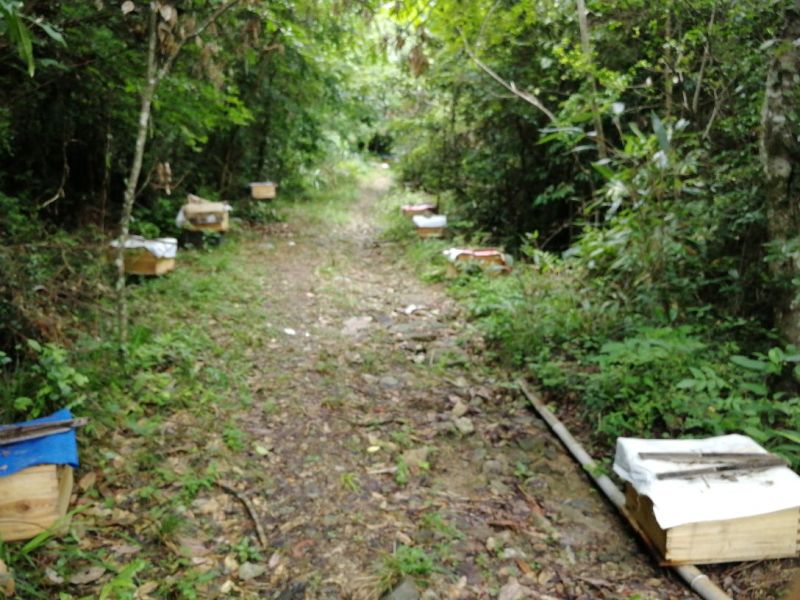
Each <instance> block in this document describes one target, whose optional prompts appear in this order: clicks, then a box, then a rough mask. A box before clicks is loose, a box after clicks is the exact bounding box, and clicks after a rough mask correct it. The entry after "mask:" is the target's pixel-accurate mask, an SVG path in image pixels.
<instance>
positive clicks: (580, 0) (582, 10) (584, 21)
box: [577, 0, 608, 158]
mask: <svg viewBox="0 0 800 600" xmlns="http://www.w3.org/2000/svg"><path fill="white" fill-rule="evenodd" d="M577 4H578V26H579V27H580V30H581V47H582V48H583V56H584V58H585V59H586V66H587V68H588V70H589V82H590V84H591V88H592V97H591V103H592V115H593V116H594V130H595V134H596V135H597V153H598V154H599V155H600V158H606V157H607V156H608V153H607V152H606V134H605V132H604V131H603V117H602V116H601V115H600V111H599V109H598V108H597V80H596V79H595V76H594V60H593V58H592V45H591V42H590V41H589V18H588V17H587V14H586V3H585V2H584V0H577Z"/></svg>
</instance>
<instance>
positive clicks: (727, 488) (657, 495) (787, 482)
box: [614, 434, 800, 529]
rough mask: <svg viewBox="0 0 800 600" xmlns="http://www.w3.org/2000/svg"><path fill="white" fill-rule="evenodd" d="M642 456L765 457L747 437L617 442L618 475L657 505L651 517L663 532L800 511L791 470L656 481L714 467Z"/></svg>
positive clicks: (799, 483)
mask: <svg viewBox="0 0 800 600" xmlns="http://www.w3.org/2000/svg"><path fill="white" fill-rule="evenodd" d="M640 452H748V453H754V452H757V453H765V454H766V453H767V451H766V450H765V449H764V448H762V447H761V446H759V445H758V444H757V443H756V442H754V441H753V440H752V439H751V438H749V437H747V436H744V435H738V434H733V435H724V436H720V437H713V438H706V439H700V440H647V439H638V438H618V439H617V451H616V456H615V458H614V472H615V473H616V474H617V475H619V476H620V477H621V478H622V479H624V480H625V481H628V482H629V483H630V484H631V485H633V487H634V489H635V490H636V491H637V492H638V493H639V494H641V495H643V496H647V497H648V498H650V500H652V501H653V513H654V514H655V517H656V521H658V524H659V526H661V528H662V529H669V528H671V527H677V526H679V525H686V524H688V523H700V522H706V521H724V520H728V519H739V518H742V517H752V516H756V515H764V514H767V513H771V512H777V511H780V510H786V509H789V508H793V507H796V506H800V476H798V475H797V473H795V472H794V471H792V470H791V469H789V468H788V467H773V468H771V469H766V470H763V471H753V472H750V473H748V472H734V473H735V476H734V473H729V474H726V475H725V476H724V477H723V474H722V473H720V474H719V475H716V474H715V475H705V476H696V477H692V478H689V479H656V474H658V473H664V472H667V471H681V470H690V469H697V468H699V467H703V466H710V465H712V464H715V463H709V462H703V463H685V462H673V461H669V460H660V459H659V460H653V459H642V458H639V453H640Z"/></svg>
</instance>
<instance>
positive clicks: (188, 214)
mask: <svg viewBox="0 0 800 600" xmlns="http://www.w3.org/2000/svg"><path fill="white" fill-rule="evenodd" d="M188 200H189V201H188V202H187V203H186V204H184V205H183V207H182V208H181V213H182V215H183V224H182V227H184V228H185V229H189V230H192V231H212V232H219V233H224V232H226V231H228V227H229V218H228V211H229V210H230V206H228V205H227V204H225V203H224V202H209V201H208V200H204V199H203V198H200V197H199V196H195V195H193V194H189V195H188Z"/></svg>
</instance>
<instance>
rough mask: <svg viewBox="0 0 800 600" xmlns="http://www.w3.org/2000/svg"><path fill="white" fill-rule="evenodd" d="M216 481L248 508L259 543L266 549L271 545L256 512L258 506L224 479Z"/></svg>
mask: <svg viewBox="0 0 800 600" xmlns="http://www.w3.org/2000/svg"><path fill="white" fill-rule="evenodd" d="M214 483H216V484H217V486H219V487H220V488H222V489H223V490H225V491H226V492H228V493H229V494H230V495H231V496H234V497H236V498H237V499H238V500H239V502H241V503H242V504H244V507H245V508H246V509H247V512H248V514H249V515H250V518H251V519H252V521H253V525H255V528H256V533H257V534H258V543H259V544H261V547H262V548H263V549H264V550H266V549H267V548H268V547H269V541H268V539H267V534H266V533H265V532H264V526H263V525H262V524H261V520H260V519H259V518H258V513H257V512H256V507H255V506H253V503H252V502H251V501H250V498H248V497H247V496H245V495H244V494H242V493H241V492H240V491H239V490H237V489H236V488H235V487H232V486H230V485H228V484H227V483H224V482H222V481H215V482H214Z"/></svg>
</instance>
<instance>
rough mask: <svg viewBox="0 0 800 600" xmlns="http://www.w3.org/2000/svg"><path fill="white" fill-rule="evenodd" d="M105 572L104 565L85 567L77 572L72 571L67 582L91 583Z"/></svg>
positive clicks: (75, 583)
mask: <svg viewBox="0 0 800 600" xmlns="http://www.w3.org/2000/svg"><path fill="white" fill-rule="evenodd" d="M105 572H106V569H105V567H97V566H95V567H86V568H85V569H81V570H80V571H78V572H77V573H74V574H73V575H72V576H71V577H70V578H69V582H70V583H71V584H72V585H86V584H87V583H92V582H93V581H97V580H98V579H100V578H101V577H102V576H103V574H104V573H105Z"/></svg>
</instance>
